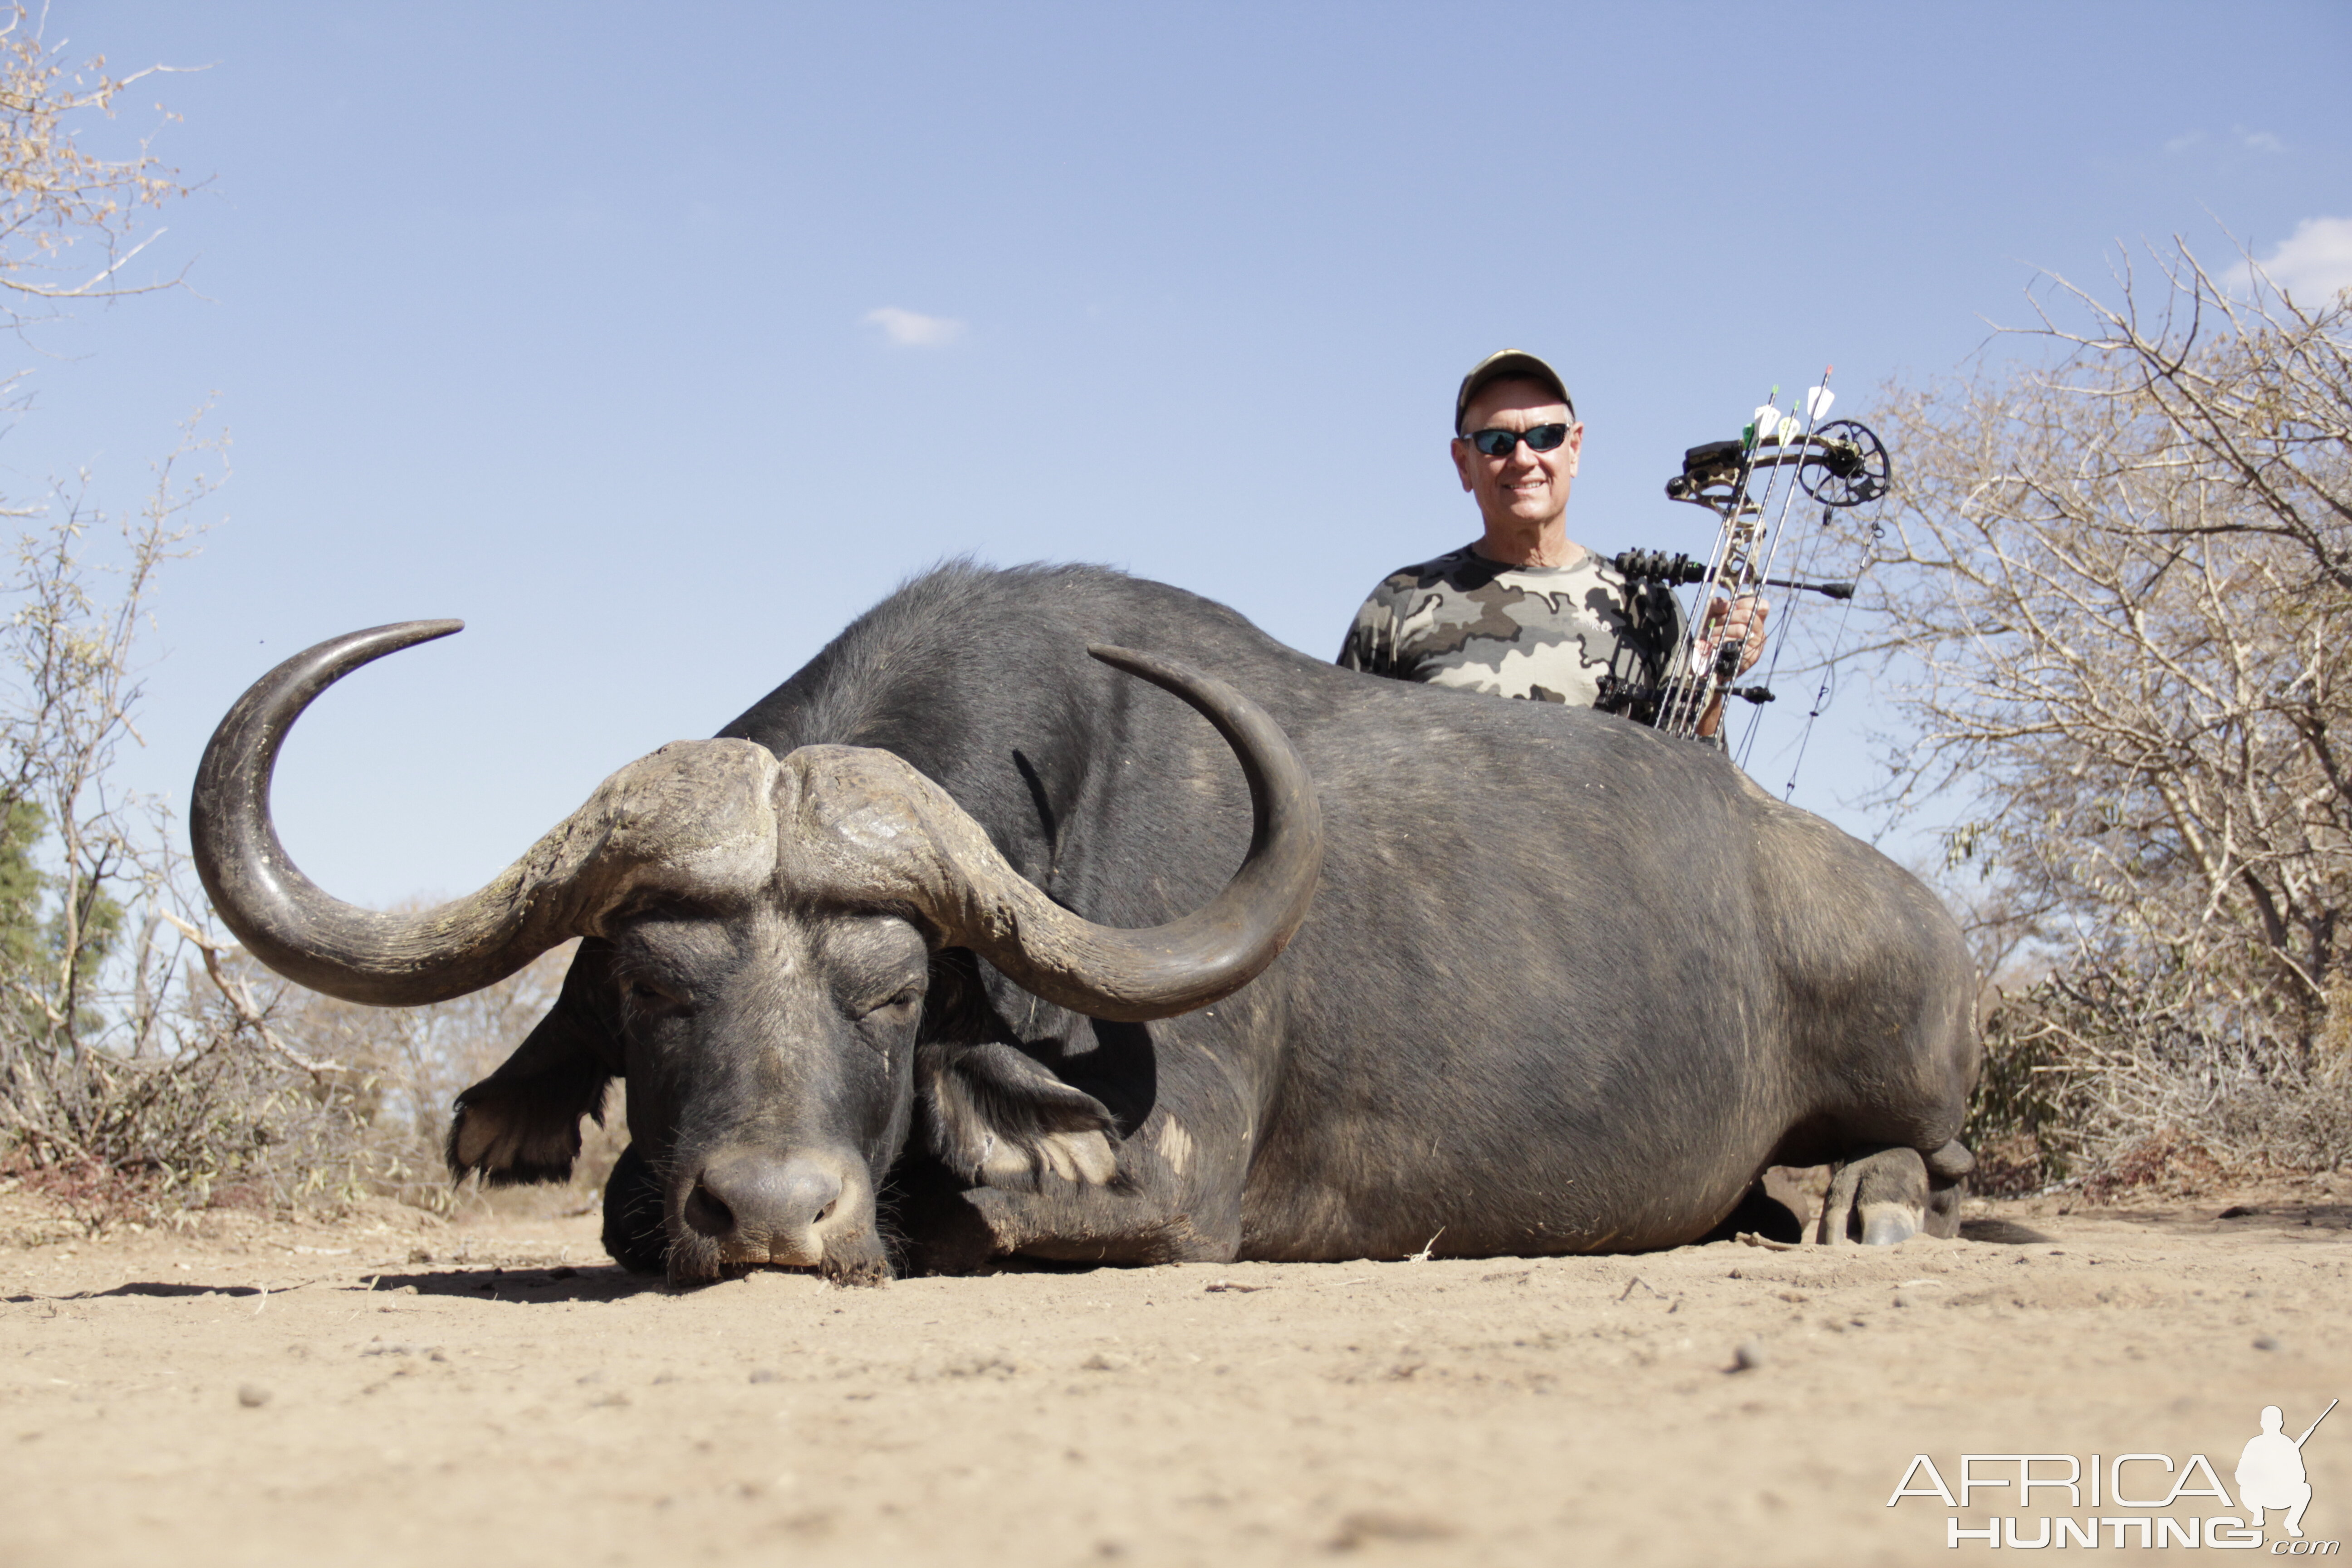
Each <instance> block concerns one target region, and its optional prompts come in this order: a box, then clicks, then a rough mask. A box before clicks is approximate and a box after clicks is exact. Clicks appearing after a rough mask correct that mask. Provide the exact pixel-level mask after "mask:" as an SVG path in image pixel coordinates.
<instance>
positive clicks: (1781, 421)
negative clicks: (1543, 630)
mask: <svg viewBox="0 0 2352 1568" xmlns="http://www.w3.org/2000/svg"><path fill="white" fill-rule="evenodd" d="M1832 368H1834V367H1832ZM1828 383H1829V373H1828V372H1826V371H1824V372H1823V373H1822V384H1821V385H1819V386H1815V387H1812V388H1811V389H1810V390H1808V391H1807V392H1806V394H1805V398H1804V416H1803V417H1802V418H1801V419H1800V418H1799V417H1798V415H1797V411H1796V409H1795V408H1794V407H1791V408H1790V410H1789V411H1788V412H1786V413H1783V412H1782V411H1781V410H1780V408H1779V407H1777V406H1776V405H1777V404H1778V402H1779V398H1780V394H1779V389H1778V388H1775V389H1774V392H1773V396H1772V398H1771V400H1770V401H1768V402H1767V403H1766V404H1764V405H1763V406H1761V407H1759V408H1758V409H1757V410H1756V413H1755V416H1754V418H1753V419H1752V421H1751V422H1750V423H1749V424H1748V426H1747V427H1746V428H1745V429H1744V430H1743V431H1742V432H1741V433H1740V436H1739V438H1738V440H1736V441H1709V442H1706V444H1704V445H1702V446H1697V447H1691V448H1690V449H1689V450H1688V451H1686V452H1685V453H1684V454H1683V471H1682V472H1681V473H1680V474H1677V475H1676V476H1675V477H1674V478H1673V479H1668V480H1667V481H1666V495H1667V497H1668V498H1669V499H1670V500H1678V501H1687V502H1689V503H1691V504H1692V505H1694V506H1704V507H1706V508H1707V509H1708V510H1711V511H1713V512H1714V513H1715V514H1716V515H1717V517H1718V518H1720V519H1721V520H1722V526H1721V528H1720V529H1719V530H1718V531H1717V534H1716V541H1715V547H1714V549H1713V551H1712V552H1710V553H1709V555H1708V557H1707V559H1706V561H1705V562H1704V563H1702V562H1699V561H1697V560H1695V559H1693V558H1692V557H1690V556H1688V555H1680V554H1676V555H1668V554H1667V553H1665V552H1663V551H1654V550H1629V551H1626V552H1623V553H1622V554H1620V555H1619V556H1617V557H1616V565H1617V569H1618V570H1619V571H1621V572H1622V573H1623V574H1625V576H1626V577H1627V579H1629V580H1630V581H1632V582H1633V583H1636V584H1648V583H1654V584H1664V585H1665V586H1667V587H1674V586H1678V585H1681V584H1690V583H1704V584H1706V587H1705V588H1704V589H1703V590H1701V592H1700V595H1699V598H1698V603H1697V605H1696V610H1695V613H1694V614H1692V615H1690V616H1687V617H1685V626H1684V630H1683V636H1682V640H1681V642H1680V644H1679V645H1678V646H1677V647H1676V648H1675V653H1674V657H1673V658H1672V659H1671V661H1670V662H1669V664H1668V666H1667V670H1666V675H1665V678H1664V680H1663V681H1662V682H1661V683H1660V684H1659V686H1658V688H1657V689H1656V690H1655V691H1654V692H1643V693H1640V694H1638V695H1637V694H1633V693H1629V692H1620V693H1615V694H1613V696H1614V700H1604V702H1605V705H1607V706H1611V707H1613V708H1616V709H1618V710H1621V711H1628V712H1631V713H1633V715H1634V716H1635V717H1637V718H1645V719H1647V720H1649V721H1651V722H1652V723H1654V724H1655V725H1656V726H1657V727H1658V728H1659V729H1661V730H1664V731H1666V732H1667V733H1668V734H1671V735H1682V736H1696V735H1697V734H1698V732H1699V726H1700V724H1701V723H1702V722H1704V721H1706V716H1707V714H1708V712H1709V711H1710V710H1713V709H1715V708H1716V707H1717V705H1718V704H1719V703H1720V702H1721V701H1722V700H1724V699H1725V698H1727V697H1738V698H1740V699H1742V700H1746V701H1748V702H1750V703H1759V704H1760V703H1765V702H1769V701H1771V700H1773V692H1772V689H1771V688H1770V687H1769V686H1768V685H1766V684H1764V683H1762V682H1760V681H1759V682H1758V683H1756V684H1753V685H1749V686H1735V685H1733V684H1732V682H1733V680H1734V679H1736V678H1737V677H1738V674H1739V666H1740V659H1741V657H1742V654H1743V652H1744V647H1743V644H1742V643H1741V642H1737V641H1732V640H1730V639H1727V638H1725V637H1721V636H1719V635H1710V632H1709V628H1710V627H1711V626H1713V625H1714V624H1715V618H1716V617H1715V613H1714V605H1716V603H1717V601H1720V602H1721V603H1722V604H1723V605H1725V606H1726V607H1727V608H1728V606H1730V605H1735V604H1738V602H1739V601H1740V600H1742V599H1752V598H1756V597H1757V596H1758V595H1759V591H1760V590H1761V589H1763V588H1765V587H1776V588H1788V589H1790V590H1795V591H1802V592H1807V593H1813V594H1819V595H1822V596H1823V597H1825V598H1830V599H1838V600H1844V601H1847V602H1848V604H1849V608H1850V607H1851V601H1852V600H1853V592H1854V584H1853V583H1852V582H1851V581H1831V582H1815V581H1811V580H1808V579H1807V578H1805V577H1803V576H1801V575H1794V574H1792V575H1790V576H1785V577H1776V576H1774V575H1772V569H1773V564H1774V563H1775V562H1776V560H1777V559H1778V558H1779V554H1780V546H1781V544H1782V543H1783V542H1785V541H1786V540H1787V537H1788V534H1789V528H1788V521H1789V514H1790V510H1791V509H1792V508H1793V507H1794V505H1795V502H1796V499H1797V497H1798V495H1799V494H1800V493H1802V494H1804V495H1806V496H1810V497H1811V499H1812V500H1815V501H1817V502H1819V503H1820V504H1821V507H1822V522H1823V523H1824V524H1826V523H1827V522H1828V521H1830V517H1831V514H1832V512H1834V511H1837V510H1842V509H1844V508H1847V507H1856V506H1861V505H1864V503H1866V502H1869V501H1874V500H1878V499H1879V498H1880V497H1881V496H1884V495H1885V494H1886V492H1887V490H1888V489H1889V488H1890V486H1891V485H1892V484H1893V482H1894V461H1893V459H1892V458H1889V457H1888V455H1887V451H1886V446H1885V443H1884V442H1883V441H1881V440H1879V438H1878V437H1877V436H1876V435H1875V434H1874V432H1873V431H1872V430H1871V429H1870V427H1869V426H1865V425H1863V424H1861V423H1859V422H1858V421H1855V420H1852V419H1837V420H1830V421H1828V422H1826V423H1824V422H1823V419H1822V416H1825V415H1826V414H1828V412H1829V409H1830V405H1831V404H1832V402H1834V401H1835V395H1834V394H1833V393H1832V392H1831V391H1830V390H1829V385H1828ZM1783 470H1789V477H1790V482H1789V483H1787V484H1785V485H1784V484H1782V482H1781V480H1782V478H1783ZM1759 476H1761V479H1760V483H1759ZM1776 502H1777V506H1776ZM1768 520H1769V521H1768ZM1781 637H1782V640H1783V641H1785V640H1786V637H1787V632H1786V628H1785V627H1783V628H1782V631H1781ZM1778 665H1779V655H1778V653H1777V652H1776V653H1775V654H1774V658H1773V668H1778ZM1770 673H1771V671H1770V669H1768V670H1767V671H1766V674H1767V676H1768V677H1769V674H1770ZM1828 693H1829V686H1828V683H1827V681H1826V679H1824V682H1823V685H1822V691H1821V692H1820V693H1819V694H1818V695H1817V697H1816V699H1815V701H1814V705H1813V711H1812V712H1811V714H1809V715H1808V716H1807V719H1806V731H1807V737H1808V738H1810V736H1811V726H1812V721H1813V720H1814V719H1816V718H1819V717H1820V716H1821V710H1822V707H1823V706H1824V705H1825V703H1826V700H1827V697H1828ZM1753 737H1754V731H1753V730H1752V729H1751V730H1750V731H1749V739H1750V741H1751V742H1752V740H1753ZM1802 756H1803V752H1802V750H1801V749H1800V752H1799V760H1800V761H1802ZM1790 784H1791V786H1792V787H1793V785H1794V784H1795V778H1794V774H1793V773H1791V776H1790Z"/></svg>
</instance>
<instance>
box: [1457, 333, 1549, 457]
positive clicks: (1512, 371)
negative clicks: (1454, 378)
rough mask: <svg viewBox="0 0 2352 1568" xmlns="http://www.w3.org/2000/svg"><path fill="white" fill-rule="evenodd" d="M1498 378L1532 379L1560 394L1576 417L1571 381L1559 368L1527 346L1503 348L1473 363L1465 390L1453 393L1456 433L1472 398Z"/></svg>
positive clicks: (1459, 430) (1459, 429)
mask: <svg viewBox="0 0 2352 1568" xmlns="http://www.w3.org/2000/svg"><path fill="white" fill-rule="evenodd" d="M1498 381H1532V382H1534V383H1535V384H1537V385H1538V386H1544V387H1549V388H1550V389H1551V390H1552V391H1554V392H1557V393H1559V400H1560V401H1561V402H1562V403H1565V404H1567V405H1568V416H1569V417H1570V419H1573V418H1575V417H1576V399H1575V398H1573V397H1570V395H1568V384H1567V383H1566V382H1563V381H1562V380H1560V379H1559V372H1558V371H1556V370H1554V369H1552V367H1551V366H1549V365H1548V364H1546V363H1544V362H1543V361H1541V360H1539V359H1538V358H1536V356H1535V355H1533V354H1531V353H1528V352H1527V351H1526V350H1525V349H1504V350H1502V351H1501V352H1499V353H1491V354H1488V355H1487V356H1486V358H1485V359H1482V360H1480V361H1479V362H1478V363H1476V364H1474V365H1472V366H1471V367H1470V374H1468V375H1465V376H1464V377H1463V378H1462V390H1461V391H1459V392H1457V393H1455V394H1454V434H1455V435H1456V436H1459V435H1461V434H1462V416H1464V415H1465V414H1467V413H1468V412H1469V411H1470V400H1471V399H1472V398H1474V397H1475V396H1477V395H1479V394H1480V393H1481V392H1484V391H1485V390H1486V388H1487V387H1489V386H1491V385H1493V384H1495V383H1496V382H1498Z"/></svg>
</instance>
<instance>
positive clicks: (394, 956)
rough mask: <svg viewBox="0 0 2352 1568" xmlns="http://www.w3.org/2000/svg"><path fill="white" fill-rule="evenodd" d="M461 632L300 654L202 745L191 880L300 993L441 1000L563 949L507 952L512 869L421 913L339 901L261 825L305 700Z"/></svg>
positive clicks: (442, 629) (452, 625) (408, 629)
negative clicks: (405, 651)
mask: <svg viewBox="0 0 2352 1568" xmlns="http://www.w3.org/2000/svg"><path fill="white" fill-rule="evenodd" d="M463 627H466V623H463V621H400V623H395V626H376V627H369V630H364V632H348V635H343V637H334V639H330V642H322V644H318V647H315V648H308V651H303V654H297V656H294V658H289V660H285V663H282V666H278V668H275V670H270V672H268V675H264V677H261V679H258V682H254V687H252V689H249V691H247V693H245V696H242V699H237V705H236V708H230V710H228V717H226V720H221V726H219V729H216V731H212V742H209V745H207V748H205V762H203V764H200V766H197V771H195V799H193V802H191V806H188V837H191V842H193V847H195V875H197V877H203V881H205V893H209V896H212V908H214V910H219V912H221V920H224V921H226V924H228V929H230V931H236V933H237V941H240V942H245V947H247V950H249V952H252V954H254V957H257V959H261V962H264V963H268V966H270V969H275V971H278V973H282V975H287V978H289V980H299V983H301V985H308V987H310V990H320V992H327V994H331V996H343V999H346V1002H372V1004H376V1006H407V1004H419V1002H442V999H446V996H461V994H466V992H470V990H480V987H485V985H489V983H494V980H501V978H506V975H508V973H513V971H515V969H520V966H522V963H530V962H531V959H534V957H536V952H543V950H546V947H552V945H555V942H558V941H562V933H558V936H555V938H552V941H548V942H543V945H541V947H539V950H536V952H522V954H520V957H513V950H515V947H518V941H515V938H518V936H522V926H524V924H527V921H524V920H522V917H524V914H527V905H524V900H518V898H513V893H515V889H513V886H510V884H513V879H515V875H513V872H508V875H506V877H501V879H499V881H494V884H491V886H489V889H485V891H482V893H475V896H473V898H461V900H457V902H446V905H442V908H437V910H428V912H424V914H381V912H376V910H362V908H358V905H348V902H341V900H339V898H331V896H330V893H327V891H324V889H320V886H318V884H315V881H310V879H308V877H303V875H301V869H299V868H297V865H294V860H291V856H287V848H285V844H282V842H280V839H278V826H275V823H273V820H270V778H273V775H275V771H278V752H280V748H282V745H285V738H287V731H289V729H291V726H294V720H299V717H301V712H303V710H306V708H308V705H310V703H313V699H318V693H320V691H324V689H327V687H331V684H334V682H339V679H341V677H346V675H351V672H352V670H358V668H360V666H364V663H372V660H376V658H383V656H385V654H397V651H400V648H407V647H414V644H419V642H433V639H436V637H446V635H449V632H458V630H463ZM501 884H503V886H501Z"/></svg>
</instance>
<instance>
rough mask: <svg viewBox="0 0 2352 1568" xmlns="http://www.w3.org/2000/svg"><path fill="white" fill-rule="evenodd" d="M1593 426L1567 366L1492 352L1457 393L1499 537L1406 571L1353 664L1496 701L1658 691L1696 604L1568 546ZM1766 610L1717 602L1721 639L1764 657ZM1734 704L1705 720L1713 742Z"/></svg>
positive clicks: (1472, 482) (1615, 703)
mask: <svg viewBox="0 0 2352 1568" xmlns="http://www.w3.org/2000/svg"><path fill="white" fill-rule="evenodd" d="M1583 446H1584V426H1582V425H1580V424H1579V423H1578V422H1577V418H1576V403H1575V400H1574V399H1572V398H1570V396H1569V395H1568V388H1567V385H1566V384H1564V383H1562V382H1561V380H1560V378H1559V373H1558V372H1556V371H1554V370H1553V369H1552V368H1551V366H1549V365H1548V364H1546V363H1544V362H1543V361H1542V360H1539V359H1538V358H1537V357H1536V356H1535V355H1533V354H1531V353H1522V352H1520V351H1519V350H1517V349H1505V350H1504V351H1503V352H1501V353H1495V354H1489V355H1487V356H1486V358H1485V359H1483V360H1481V361H1479V362H1478V363H1477V364H1475V365H1474V366H1472V367H1471V371H1470V374H1468V375H1465V376H1464V377H1463V378H1462V386H1461V390H1460V391H1459V392H1457V393H1456V394H1455V395H1454V442H1453V448H1452V450H1453V456H1454V471H1455V473H1457V474H1458V475H1460V477H1461V479H1462V488H1463V489H1465V490H1467V491H1468V492H1470V494H1471V495H1472V496H1474V497H1475V498H1476V499H1477V502H1478V512H1479V515H1480V517H1481V518H1483V519H1484V520H1485V523H1486V531H1485V532H1484V533H1483V534H1482V535H1481V536H1480V537H1479V538H1478V539H1477V540H1476V541H1475V542H1472V543H1469V544H1466V545H1464V546H1463V547H1462V548H1461V549H1459V550H1454V551H1450V552H1447V553H1446V554H1444V555H1441V556H1439V557H1438V558H1437V559H1435V560H1434V561H1426V562H1423V563H1421V564H1420V565H1418V566H1408V567H1406V568H1404V569H1403V570H1402V571H1400V572H1394V573H1391V574H1390V575H1389V576H1388V577H1386V578H1385V579H1383V580H1382V581H1381V584H1380V585H1379V586H1378V587H1376V588H1374V589H1373V590H1372V594H1371V597H1370V598H1369V599H1366V600H1365V601H1364V605H1363V608H1361V609H1360V610H1358V611H1357V612H1356V620H1355V625H1354V626H1352V627H1350V628H1349V633H1348V641H1347V645H1346V646H1345V647H1342V648H1341V649H1340V650H1339V663H1340V664H1341V665H1343V666H1345V667H1346V668H1349V669H1360V670H1364V671H1366V672H1367V673H1370V674H1372V675H1386V676H1391V677H1393V678H1395V679H1399V680H1422V681H1427V682H1429V683H1431V684H1432V685H1436V686H1451V687H1456V688H1459V689H1463V690H1465V691H1479V692H1485V693H1486V694H1487V695H1489V696H1495V697H1525V698H1532V699H1536V700H1540V701H1545V702H1566V703H1571V704H1575V705H1578V706H1582V707H1591V706H1595V705H1599V706H1603V707H1611V708H1614V709H1618V710H1622V709H1624V708H1625V707H1626V706H1628V704H1629V701H1630V700H1638V699H1639V698H1641V697H1643V696H1646V695H1650V694H1654V693H1655V692H1656V690H1657V689H1658V687H1659V684H1660V683H1661V682H1662V681H1663V680H1664V678H1665V677H1666V675H1667V674H1668V673H1669V666H1670V664H1671V661H1672V659H1673V658H1674V654H1675V648H1676V647H1677V645H1678V644H1679V643H1680V642H1681V640H1682V636H1683V631H1684V619H1683V614H1682V606H1681V605H1680V604H1679V603H1678V602H1677V601H1676V600H1675V596H1674V595H1673V593H1672V592H1671V591H1670V590H1668V589H1667V588H1665V587H1664V585H1662V584H1644V585H1643V586H1642V587H1640V588H1636V587H1634V586H1633V584H1630V583H1628V582H1627V581H1626V580H1625V577H1624V575H1623V574H1622V573H1620V572H1619V571H1618V570H1617V569H1616V568H1615V567H1614V566H1612V564H1610V563H1608V562H1607V561H1605V560H1603V559H1602V558H1601V557H1600V556H1598V555H1595V554H1593V553H1592V552H1591V551H1589V550H1587V549H1585V548H1584V546H1582V545H1580V544H1578V543H1577V542H1574V541H1573V540H1570V538H1569V537H1568V522H1567V515H1566V514H1567V511H1568V497H1569V491H1570V487H1571V484H1572V482H1573V481H1574V479H1575V478H1576V467H1577V458H1578V455H1579V454H1580V452H1581V451H1582V449H1583ZM1765 613H1766V607H1765V605H1763V604H1762V603H1761V602H1759V601H1757V600H1752V599H1742V600H1741V601H1740V602H1739V603H1738V605H1725V604H1724V602H1723V601H1722V600H1720V599H1718V600H1717V601H1715V603H1714V604H1713V605H1711V606H1709V610H1708V615H1707V620H1708V623H1709V624H1708V627H1707V634H1708V640H1709V641H1710V642H1713V641H1715V640H1716V639H1719V638H1721V637H1739V638H1745V639H1746V647H1745V648H1744V649H1743V652H1742V655H1741V660H1740V666H1739V668H1742V669H1746V668H1748V667H1749V666H1751V665H1753V664H1754V663H1755V662H1756V660H1757V659H1758V658H1759V657H1760V656H1761V655H1762V653H1763V647H1764V619H1765ZM1721 720H1722V703H1721V700H1720V699H1719V698H1718V699H1717V700H1716V702H1714V703H1713V704H1711V705H1710V706H1709V707H1708V708H1707V710H1706V712H1705V713H1704V714H1702V715H1701V716H1700V719H1699V722H1698V726H1697V727H1698V732H1699V733H1700V734H1702V735H1708V736H1711V735H1713V734H1714V733H1715V731H1716V730H1717V726H1718V725H1719V724H1720V722H1721Z"/></svg>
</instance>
